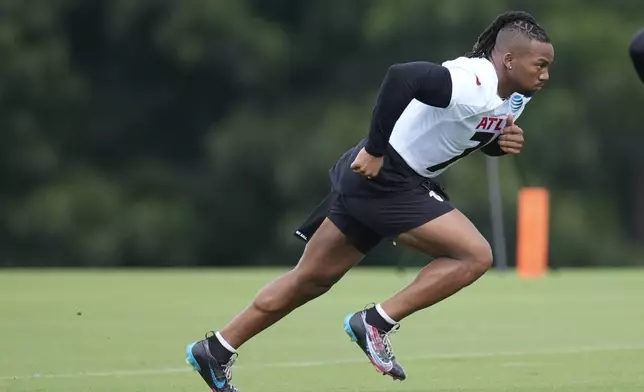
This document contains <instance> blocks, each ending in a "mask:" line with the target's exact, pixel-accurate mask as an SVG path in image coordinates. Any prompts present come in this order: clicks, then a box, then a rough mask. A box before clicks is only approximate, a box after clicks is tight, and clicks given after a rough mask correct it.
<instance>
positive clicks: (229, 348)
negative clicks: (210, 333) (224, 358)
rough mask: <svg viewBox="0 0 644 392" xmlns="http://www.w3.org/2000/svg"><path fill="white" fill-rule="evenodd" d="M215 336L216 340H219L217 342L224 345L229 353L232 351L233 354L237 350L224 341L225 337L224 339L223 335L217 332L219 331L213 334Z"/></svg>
mask: <svg viewBox="0 0 644 392" xmlns="http://www.w3.org/2000/svg"><path fill="white" fill-rule="evenodd" d="M215 336H217V340H219V343H221V345H222V346H224V348H225V349H226V350H228V351H230V352H231V353H233V354H234V353H236V352H237V350H235V349H234V348H233V346H231V345H230V343H228V342H227V341H226V339H224V337H223V336H221V334H220V333H219V331H217V333H216V334H215Z"/></svg>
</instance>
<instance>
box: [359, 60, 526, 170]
mask: <svg viewBox="0 0 644 392" xmlns="http://www.w3.org/2000/svg"><path fill="white" fill-rule="evenodd" d="M497 88H498V77H497V74H496V71H495V69H494V66H493V65H492V63H491V62H490V61H489V60H487V59H483V58H466V57H459V58H457V59H455V60H450V61H446V62H444V63H443V64H442V65H441V66H439V65H436V64H432V63H427V62H415V63H407V64H400V65H395V66H392V67H391V68H390V69H389V72H388V75H387V77H386V78H385V81H384V82H383V85H382V86H381V90H380V93H379V97H378V102H377V104H376V108H375V110H374V114H373V119H372V126H371V131H370V133H369V140H368V143H367V147H366V148H367V151H368V152H370V153H372V155H376V156H379V155H381V154H383V153H384V148H383V147H384V145H385V144H386V143H389V144H390V145H391V146H392V147H393V149H394V150H395V151H396V152H397V153H398V154H399V155H400V156H401V157H402V159H403V160H404V161H405V162H406V163H407V164H408V165H409V167H411V168H412V169H413V170H414V171H415V172H416V173H418V174H419V175H421V176H423V177H426V178H433V177H435V176H437V175H439V174H441V173H442V172H443V171H445V169H447V168H448V167H449V166H451V165H452V164H454V163H455V162H456V161H458V160H459V159H460V158H462V157H464V156H466V155H468V154H470V153H471V152H473V151H476V150H477V149H481V148H483V149H484V152H486V153H488V154H489V155H501V154H502V153H501V152H500V149H499V148H498V145H497V144H496V139H497V137H498V136H499V134H500V132H501V129H503V127H504V126H505V121H506V119H507V116H508V115H509V114H510V113H513V114H514V118H515V119H517V118H518V117H519V116H520V115H521V113H522V112H523V109H524V108H525V105H526V104H527V103H528V102H529V101H530V98H528V97H525V96H523V95H521V94H518V93H515V94H513V95H512V96H511V97H509V99H505V100H504V99H501V98H500V97H499V96H498V94H497ZM394 90H398V91H397V92H394ZM401 109H402V110H401ZM486 146H489V147H488V148H487V149H486V148H485V147H486Z"/></svg>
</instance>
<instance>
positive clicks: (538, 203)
mask: <svg viewBox="0 0 644 392" xmlns="http://www.w3.org/2000/svg"><path fill="white" fill-rule="evenodd" d="M549 198H550V197H549V194H548V190H547V189H546V188H540V187H530V188H522V189H521V190H520V191H519V203H518V217H517V237H518V238H517V273H518V275H519V276H521V277H524V278H538V277H541V276H543V275H545V274H546V272H547V271H548V246H549V243H548V238H549V224H550V222H549V218H550V205H549V201H550V200H549Z"/></svg>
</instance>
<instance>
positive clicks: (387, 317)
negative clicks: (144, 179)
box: [376, 304, 398, 325]
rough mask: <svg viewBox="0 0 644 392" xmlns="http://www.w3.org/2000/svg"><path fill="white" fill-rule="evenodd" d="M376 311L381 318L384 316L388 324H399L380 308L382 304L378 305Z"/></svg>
mask: <svg viewBox="0 0 644 392" xmlns="http://www.w3.org/2000/svg"><path fill="white" fill-rule="evenodd" d="M376 311H377V312H378V314H379V315H380V316H382V318H383V319H385V321H386V322H388V323H389V324H391V325H396V324H398V322H397V321H394V319H392V318H391V317H389V315H388V314H387V313H385V311H384V309H383V308H382V307H381V306H380V304H378V305H376Z"/></svg>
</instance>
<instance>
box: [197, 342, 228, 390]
mask: <svg viewBox="0 0 644 392" xmlns="http://www.w3.org/2000/svg"><path fill="white" fill-rule="evenodd" d="M236 359H237V353H235V354H233V355H232V356H231V357H230V359H229V360H228V362H226V363H223V362H219V361H218V360H217V358H215V357H213V356H212V355H211V354H210V350H209V348H208V339H204V340H200V341H198V342H194V343H191V344H189V345H188V347H187V348H186V362H187V363H188V364H190V365H192V368H193V369H194V370H195V371H197V372H199V374H200V375H201V378H203V380H204V381H205V382H206V384H208V386H209V387H210V389H212V392H240V391H239V389H237V388H235V387H234V386H233V385H232V384H231V383H230V380H231V378H232V375H231V368H232V366H233V364H234V363H235V360H236Z"/></svg>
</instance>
